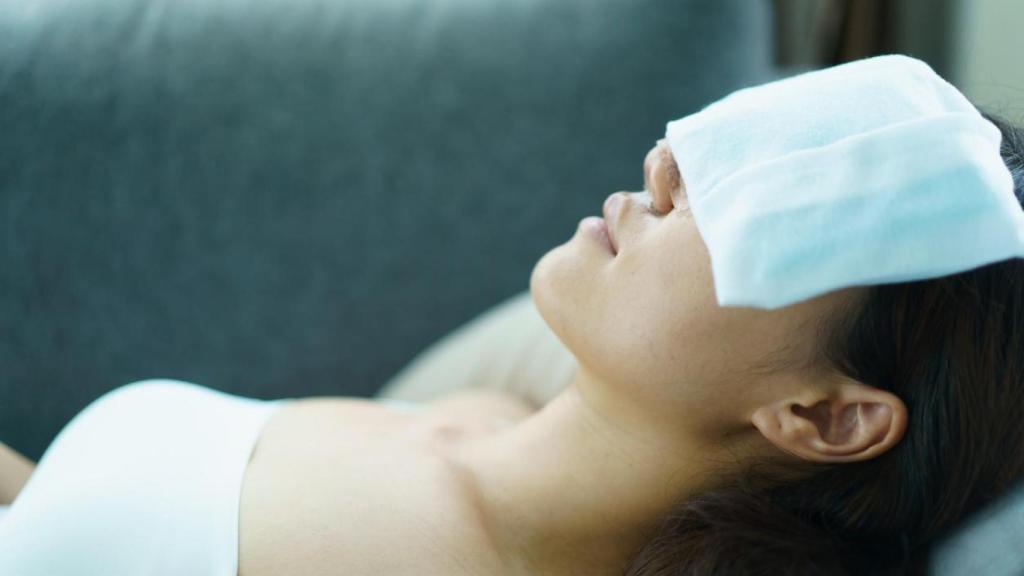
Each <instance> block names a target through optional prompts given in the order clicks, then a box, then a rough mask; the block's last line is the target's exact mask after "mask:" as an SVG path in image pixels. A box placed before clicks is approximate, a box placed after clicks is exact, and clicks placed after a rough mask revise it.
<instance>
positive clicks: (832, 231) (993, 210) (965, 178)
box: [666, 55, 1024, 309]
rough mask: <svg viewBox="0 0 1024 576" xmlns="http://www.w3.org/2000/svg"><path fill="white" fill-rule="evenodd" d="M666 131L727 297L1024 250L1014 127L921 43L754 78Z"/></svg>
mask: <svg viewBox="0 0 1024 576" xmlns="http://www.w3.org/2000/svg"><path fill="white" fill-rule="evenodd" d="M666 140H667V143H668V146H669V148H670V149H671V151H672V154H673V156H674V157H675V161H676V164H677V166H678V167H679V173H680V175H681V176H682V179H683V182H684V184H685V186H686V195H687V197H688V203H689V206H690V210H691V211H692V215H693V218H694V221H695V223H696V225H697V228H698V230H699V232H700V234H701V237H702V239H703V240H704V243H705V244H706V246H707V249H708V252H709V255H710V257H711V267H712V274H713V277H714V283H715V293H716V297H717V299H718V303H719V305H722V306H750V307H756V308H765V309H772V308H779V307H782V306H786V305H788V304H792V303H795V302H799V301H801V300H805V299H808V298H811V297H814V296H817V295H820V294H824V293H826V292H829V291H832V290H835V289H839V288H843V287H849V286H858V285H872V284H885V283H891V282H904V281H911V280H919V279H925V278H933V277H938V276H945V275H949V274H953V273H956V272H961V271H965V270H968V269H972V268H976V267H979V266H982V265H984V264H988V263H992V262H996V261H999V260H1005V259H1008V258H1013V257H1020V256H1024V213H1022V210H1021V207H1020V204H1019V203H1018V201H1017V199H1016V197H1015V196H1014V193H1013V180H1012V177H1011V175H1010V172H1009V170H1008V169H1007V167H1006V165H1005V164H1004V163H1003V161H1002V158H1001V156H1000V154H999V147H1000V140H1001V135H1000V132H999V129H998V128H996V127H995V125H993V124H992V123H991V122H989V121H988V120H986V119H985V118H984V117H983V116H982V115H981V113H980V112H979V111H978V110H977V109H976V108H975V107H974V106H973V105H972V104H971V103H970V102H969V101H968V100H967V99H966V98H965V97H964V95H963V94H961V93H960V92H959V91H958V90H957V89H956V88H955V87H953V86H952V85H951V84H949V83H948V82H946V81H945V80H943V79H942V78H941V77H940V76H938V75H937V74H936V73H935V72H934V71H933V70H932V69H931V68H930V67H929V66H928V65H927V64H925V63H924V62H921V61H919V60H916V59H914V58H910V57H907V56H902V55H885V56H877V57H873V58H867V59H863V60H857V61H854V62H850V63H846V64H841V65H839V66H834V67H831V68H826V69H822V70H815V71H812V72H806V73H803V74H800V75H796V76H792V77H789V78H784V79H781V80H776V81H774V82H770V83H767V84H762V85H760V86H755V87H751V88H745V89H741V90H738V91H736V92H733V93H731V94H729V95H728V96H726V97H724V98H722V99H720V100H718V101H716V102H713V103H712V104H710V105H708V106H706V107H705V108H703V109H701V110H700V111H698V112H696V113H694V114H691V115H689V116H686V117H684V118H681V119H679V120H675V121H673V122H669V123H668V126H667V130H666Z"/></svg>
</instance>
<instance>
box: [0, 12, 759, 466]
mask: <svg viewBox="0 0 1024 576" xmlns="http://www.w3.org/2000/svg"><path fill="white" fill-rule="evenodd" d="M770 47H771V18H770V12H769V10H768V5H767V3H763V2H753V1H749V0H690V1H687V0H516V1H514V2H511V1H503V0H490V1H473V2H467V1H465V0H62V1H52V2H24V1H23V0H0V238H2V241H0V323H2V324H0V325H2V338H0V366H2V373H0V398H2V399H3V401H2V402H0V440H2V441H4V442H6V443H8V444H10V445H11V446H13V447H14V448H16V449H19V450H21V451H23V452H24V453H26V454H27V455H29V456H31V457H38V456H39V455H40V454H41V452H42V450H43V449H44V448H45V446H46V445H47V444H48V443H49V442H50V440H51V439H52V438H53V436H54V434H55V433H56V432H57V431H58V430H59V428H60V427H61V426H62V425H63V424H64V423H66V421H67V420H68V419H69V418H70V417H71V416H72V415H73V414H74V413H76V412H77V411H78V410H80V409H81V408H83V407H84V406H85V404H86V403H88V402H89V401H90V400H92V399H94V398H95V397H97V396H98V395H100V394H101V393H103V392H104V391H106V390H108V389H111V388H113V387H116V386H118V385H121V384H124V383H127V382H130V381H133V380H138V379H144V378H153V377H168V378H178V379H183V380H188V381H193V382H198V383H201V384H204V385H207V386H211V387H214V388H217V389H221V390H225V391H228V392H233V393H239V394H244V395H249V396H255V397H264V398H270V397H283V396H305V395H318V394H342V395H355V396H370V395H372V394H373V393H374V392H375V391H376V390H377V389H378V388H379V387H380V386H381V385H382V384H383V383H384V382H385V381H386V380H387V379H388V377H389V376H391V375H392V374H394V373H395V372H397V371H398V370H399V369H400V368H401V367H402V366H403V365H404V364H405V363H406V362H408V361H409V360H410V358H412V357H413V356H414V355H415V354H416V353H417V352H419V351H420V350H421V349H423V348H424V347H426V346H427V345H428V344H430V343H431V342H432V341H433V340H435V339H437V338H438V337H440V336H441V335H442V334H444V333H446V332H448V331H449V330H451V329H453V328H455V327H456V326H458V325H460V324H462V323H463V322H465V321H467V320H469V319H470V318H472V317H474V316H475V315H476V314H478V313H480V312H482V311H483V310H485V309H487V308H488V307H490V306H492V305H493V304H495V303H497V302H499V301H501V300H503V299H505V298H506V297H508V296H511V295H513V294H515V293H518V292H521V291H523V290H526V289H527V287H528V281H529V273H530V269H531V268H532V266H533V264H534V263H535V262H536V260H537V259H538V258H539V257H540V256H541V255H542V254H543V253H544V252H545V251H546V250H547V249H549V248H551V247H552V246H555V245H556V244H558V243H561V242H564V241H565V240H567V239H568V238H569V236H571V234H572V231H573V229H574V227H575V224H576V223H577V222H578V220H579V219H580V218H581V217H582V216H585V215H587V214H597V213H599V210H600V203H601V200H603V198H604V197H605V196H607V195H608V194H610V193H611V192H613V191H615V190H618V189H637V188H638V187H640V186H641V185H642V172H641V162H642V159H643V155H644V153H646V151H647V149H648V147H649V146H650V145H651V144H652V143H653V142H654V140H655V139H657V138H658V137H660V136H661V134H662V133H663V130H664V123H665V121H666V120H668V119H671V118H672V117H675V116H679V115H682V114H684V113H689V112H692V111H694V110H696V109H697V108H698V107H700V106H701V105H703V104H705V103H707V102H709V101H711V100H713V99H715V98H718V97H720V96H722V95H723V94H725V93H727V92H728V91H731V90H733V89H735V88H738V87H740V86H742V85H747V84H752V83H757V82H760V81H763V80H765V79H766V77H767V75H768V74H770V73H771V71H770V66H769V63H770V56H771V49H770Z"/></svg>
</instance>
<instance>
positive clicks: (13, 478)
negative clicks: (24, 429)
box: [0, 442, 35, 504]
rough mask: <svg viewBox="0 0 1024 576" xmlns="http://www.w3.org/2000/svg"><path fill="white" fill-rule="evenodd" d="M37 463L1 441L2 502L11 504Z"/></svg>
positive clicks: (0, 483)
mask: <svg viewBox="0 0 1024 576" xmlns="http://www.w3.org/2000/svg"><path fill="white" fill-rule="evenodd" d="M34 469H35V464H34V463H33V462H32V461H31V460H29V459H28V458H26V457H24V456H22V455H21V454H19V453H18V452H16V451H15V450H13V449H12V448H10V447H9V446H7V445H6V444H4V443H2V442H0V504H10V503H11V502H13V501H14V498H15V497H16V496H17V495H18V493H19V492H21V488H22V487H23V486H25V483H26V482H28V478H29V476H31V475H32V471H33V470H34Z"/></svg>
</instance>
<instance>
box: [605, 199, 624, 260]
mask: <svg viewBox="0 0 1024 576" xmlns="http://www.w3.org/2000/svg"><path fill="white" fill-rule="evenodd" d="M620 206H622V197H621V195H620V194H619V193H618V192H616V193H615V194H612V195H611V196H608V197H607V198H605V199H604V205H603V206H602V212H603V213H604V227H605V228H606V229H607V230H608V239H609V240H611V242H612V251H613V252H615V253H616V254H618V253H619V243H618V241H617V240H616V239H615V227H616V225H617V224H618V222H617V218H616V217H617V216H618V214H619V208H620Z"/></svg>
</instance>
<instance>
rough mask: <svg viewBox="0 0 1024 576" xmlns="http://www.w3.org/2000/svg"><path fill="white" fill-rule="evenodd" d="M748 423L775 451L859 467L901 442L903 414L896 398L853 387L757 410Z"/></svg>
mask: <svg viewBox="0 0 1024 576" xmlns="http://www.w3.org/2000/svg"><path fill="white" fill-rule="evenodd" d="M750 421H751V423H752V424H753V425H754V426H755V427H756V428H757V429H758V430H759V431H760V432H761V434H762V435H763V436H764V437H765V438H766V439H767V440H768V441H769V442H771V443H772V444H774V445H775V446H776V447H777V448H779V449H780V450H782V451H784V452H787V453H789V454H792V455H794V456H797V457H799V458H802V459H804V460H809V461H812V462H823V463H829V462H857V461H862V460H869V459H871V458H874V457H876V456H879V455H881V454H883V453H885V452H886V451H888V450H889V449H891V448H892V447H893V446H895V445H896V444H897V443H898V442H899V441H900V439H901V438H902V437H903V433H904V431H905V430H906V421H907V409H906V405H904V403H903V401H902V400H900V399H899V397H897V396H896V395H895V394H892V393H891V392H886V391H884V390H881V389H878V388H875V387H872V386H867V385H865V384H862V383H859V382H853V383H844V384H841V385H839V386H837V387H835V388H833V389H832V390H829V391H824V390H823V391H821V392H819V393H807V394H803V395H801V396H799V397H790V398H785V399H783V400H779V401H777V402H774V403H772V404H767V405H764V406H761V407H759V408H757V409H756V410H755V411H754V412H753V414H752V415H751V418H750Z"/></svg>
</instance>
